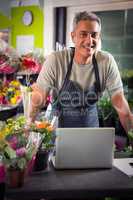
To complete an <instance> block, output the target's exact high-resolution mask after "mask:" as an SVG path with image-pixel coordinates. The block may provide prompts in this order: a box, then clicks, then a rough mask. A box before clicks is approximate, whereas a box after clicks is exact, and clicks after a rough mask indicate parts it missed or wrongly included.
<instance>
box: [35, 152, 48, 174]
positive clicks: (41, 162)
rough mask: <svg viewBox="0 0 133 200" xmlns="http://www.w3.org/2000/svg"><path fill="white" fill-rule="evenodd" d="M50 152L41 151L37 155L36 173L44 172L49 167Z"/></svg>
mask: <svg viewBox="0 0 133 200" xmlns="http://www.w3.org/2000/svg"><path fill="white" fill-rule="evenodd" d="M48 157H49V151H47V150H43V149H39V150H38V152H37V154H36V159H35V163H34V171H42V170H45V169H47V166H48Z"/></svg>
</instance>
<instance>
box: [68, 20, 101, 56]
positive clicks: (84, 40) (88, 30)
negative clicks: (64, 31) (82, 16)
mask: <svg viewBox="0 0 133 200" xmlns="http://www.w3.org/2000/svg"><path fill="white" fill-rule="evenodd" d="M71 36H72V40H73V42H74V44H75V51H76V52H77V53H78V55H80V56H83V57H85V58H87V57H91V56H92V55H93V53H94V52H95V50H96V47H97V45H98V42H99V38H100V27H99V24H98V22H96V21H90V20H82V21H80V22H79V23H78V24H77V26H76V28H75V30H74V31H73V32H72V33H71Z"/></svg>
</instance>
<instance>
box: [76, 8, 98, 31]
mask: <svg viewBox="0 0 133 200" xmlns="http://www.w3.org/2000/svg"><path fill="white" fill-rule="evenodd" d="M81 20H90V21H96V22H97V23H98V24H99V27H100V30H101V20H100V18H99V17H98V16H97V15H96V14H94V13H92V12H87V11H84V12H78V13H76V14H75V17H74V19H73V31H74V29H75V28H76V26H77V24H78V23H79V22H80V21H81Z"/></svg>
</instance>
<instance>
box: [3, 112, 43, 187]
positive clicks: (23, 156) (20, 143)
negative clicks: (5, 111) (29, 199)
mask: <svg viewBox="0 0 133 200" xmlns="http://www.w3.org/2000/svg"><path fill="white" fill-rule="evenodd" d="M25 123H26V120H25V118H24V117H23V116H20V117H18V118H16V119H13V118H12V119H8V120H7V123H6V124H5V125H4V126H3V128H2V129H1V132H0V137H1V140H0V154H1V156H2V157H3V162H4V164H5V166H6V169H7V171H8V174H9V179H10V180H11V186H12V187H17V186H22V184H23V181H24V175H25V171H26V170H27V166H28V163H29V162H30V161H31V160H32V158H33V155H35V153H36V151H37V143H36V140H35V137H36V135H35V137H34V138H32V137H31V135H30V134H27V132H26V131H25ZM39 139H40V138H39ZM17 178H18V179H17Z"/></svg>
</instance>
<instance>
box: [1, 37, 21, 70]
mask: <svg viewBox="0 0 133 200" xmlns="http://www.w3.org/2000/svg"><path fill="white" fill-rule="evenodd" d="M2 44H3V41H1V40H0V73H4V74H11V73H14V72H15V71H17V70H18V68H19V67H20V60H19V56H18V55H17V52H16V51H15V50H14V49H13V48H12V47H10V46H8V44H7V45H6V46H5V45H2Z"/></svg>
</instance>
